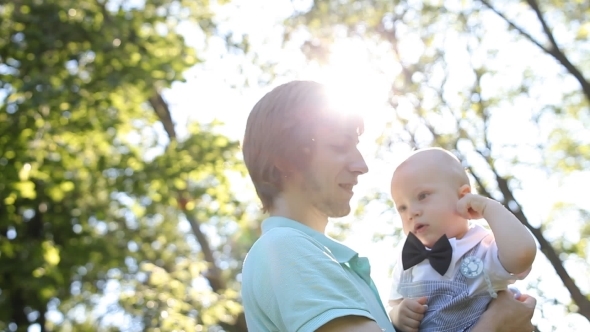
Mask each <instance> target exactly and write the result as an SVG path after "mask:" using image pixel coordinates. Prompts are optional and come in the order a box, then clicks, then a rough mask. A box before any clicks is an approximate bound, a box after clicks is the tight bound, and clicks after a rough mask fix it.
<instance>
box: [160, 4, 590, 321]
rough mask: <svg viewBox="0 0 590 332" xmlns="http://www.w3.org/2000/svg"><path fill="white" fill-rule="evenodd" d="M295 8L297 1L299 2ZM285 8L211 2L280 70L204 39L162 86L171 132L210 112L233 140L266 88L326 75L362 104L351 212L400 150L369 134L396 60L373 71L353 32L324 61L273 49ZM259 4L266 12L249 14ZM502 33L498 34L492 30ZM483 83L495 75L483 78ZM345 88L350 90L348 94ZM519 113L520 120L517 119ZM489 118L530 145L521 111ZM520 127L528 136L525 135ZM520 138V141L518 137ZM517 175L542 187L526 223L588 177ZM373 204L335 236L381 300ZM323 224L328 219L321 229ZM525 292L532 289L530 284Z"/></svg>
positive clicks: (545, 279) (378, 119) (583, 283)
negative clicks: (380, 148)
mask: <svg viewBox="0 0 590 332" xmlns="http://www.w3.org/2000/svg"><path fill="white" fill-rule="evenodd" d="M302 3H303V2H302ZM302 6H303V7H305V3H303V4H302ZM292 10H293V7H292V5H291V2H290V1H288V0H273V1H265V0H258V1H235V2H234V5H233V6H229V7H227V8H224V9H222V10H220V17H231V18H232V19H231V20H229V23H224V24H223V25H222V26H221V29H227V30H231V31H238V32H241V33H245V34H248V35H249V37H250V38H249V41H250V43H251V44H252V48H256V49H257V50H259V53H260V54H264V56H266V57H268V58H269V59H272V58H275V59H281V68H282V69H284V70H285V73H286V74H285V75H284V76H282V77H279V78H278V80H277V81H275V82H273V83H272V84H270V85H269V86H263V87H259V86H257V84H256V77H257V75H259V74H261V72H260V71H258V70H257V68H256V66H254V65H252V64H251V63H248V61H249V60H248V59H243V58H240V57H239V56H227V55H225V56H224V55H223V53H224V46H223V43H222V41H221V40H218V41H217V42H215V41H214V42H213V44H212V47H210V48H209V49H208V50H207V51H206V55H205V56H204V59H205V60H206V62H205V63H204V64H203V65H199V66H197V67H195V68H194V69H192V70H190V71H189V72H188V73H187V82H186V83H178V84H175V85H174V86H173V87H172V88H171V89H170V90H168V91H166V92H165V97H166V99H167V100H168V101H169V102H170V103H171V106H172V112H173V114H172V115H173V118H174V120H175V122H176V124H177V129H178V131H179V132H180V134H181V135H182V130H183V124H184V123H186V122H187V121H189V120H197V121H200V122H209V121H212V120H213V119H219V120H221V121H223V122H225V125H224V126H223V127H222V129H221V131H222V133H223V134H226V135H228V136H229V137H231V138H233V139H236V140H240V139H241V138H242V135H243V132H244V127H245V123H246V118H247V115H248V112H249V111H250V109H251V108H252V106H253V105H254V104H255V103H256V101H257V100H258V99H259V98H260V97H262V96H263V95H264V93H266V92H268V91H270V90H271V89H272V88H273V87H275V86H277V85H279V84H281V83H284V82H286V81H289V80H291V79H312V80H316V81H320V82H322V83H326V84H328V85H329V86H330V87H332V88H333V90H334V91H335V96H337V98H341V99H343V98H344V97H347V98H348V99H345V100H344V102H346V103H350V104H353V105H363V106H361V107H359V109H360V110H362V113H363V115H364V117H365V121H366V131H365V134H364V135H363V136H362V137H361V140H360V145H359V149H360V150H361V152H362V153H363V155H364V156H365V159H366V161H367V164H368V165H369V169H370V172H369V173H368V174H367V175H363V176H362V177H361V178H360V182H359V185H358V186H357V187H356V189H355V193H356V194H355V197H354V198H353V202H352V204H353V211H354V207H355V205H356V204H357V202H358V200H359V199H360V198H361V197H363V196H364V195H367V194H369V193H371V192H373V191H374V190H379V191H381V192H387V191H388V188H387V187H388V184H389V179H390V176H391V172H392V171H393V169H394V167H395V165H397V164H398V163H399V162H400V160H401V158H403V156H404V155H405V154H407V153H408V152H409V151H410V150H409V147H407V146H396V147H394V151H392V152H391V153H389V154H388V155H387V156H388V157H387V159H386V160H384V159H382V158H376V157H375V156H376V151H377V145H376V144H375V143H374V141H375V139H376V138H377V137H378V136H379V135H380V134H381V133H382V131H383V129H384V128H383V127H384V123H386V122H387V121H388V120H390V119H391V117H392V114H391V109H390V108H388V107H387V106H386V104H385V101H386V98H387V93H388V89H389V86H390V82H391V79H392V77H394V76H395V75H396V74H397V73H398V72H399V68H397V67H396V66H395V64H391V65H389V66H385V67H380V68H379V70H377V69H376V68H375V67H374V66H373V65H372V62H371V61H370V56H371V54H369V53H368V52H367V50H366V49H365V47H364V45H362V44H359V43H360V42H359V41H354V40H341V41H338V42H336V44H335V46H334V48H333V49H332V51H333V52H332V55H331V57H330V61H329V64H328V65H327V66H324V67H320V66H318V65H313V64H312V65H310V64H308V63H307V62H306V61H305V58H304V56H303V55H302V54H301V52H299V49H298V45H296V44H292V45H287V47H286V48H283V49H282V48H281V47H280V41H281V39H280V37H281V33H282V31H281V27H280V23H281V21H282V20H283V19H284V18H286V17H287V16H288V15H289V14H290V13H291V11H292ZM261 12H264V13H265V14H266V15H259V14H260V13H261ZM183 29H185V30H184V33H185V35H186V36H187V41H188V42H189V44H193V45H195V47H202V42H201V39H200V37H199V35H198V34H194V33H191V31H192V27H191V26H184V27H183ZM501 30H502V29H496V30H491V31H490V33H491V34H495V38H494V40H495V42H497V40H498V39H503V38H504V39H506V38H507V36H506V35H505V32H502V31H501ZM503 33H504V35H502V34H503ZM191 36H192V37H191ZM404 47H406V53H407V54H410V55H411V54H412V53H416V54H417V53H418V52H420V51H421V49H420V45H419V44H415V45H411V44H408V45H405V46H404ZM514 47H515V49H514V51H515V52H518V54H520V55H521V57H519V59H521V61H522V62H523V63H525V62H530V61H538V62H539V64H540V65H541V66H543V67H544V68H545V69H546V70H547V71H548V75H550V74H554V73H553V72H551V71H552V70H553V71H557V70H558V69H557V67H555V66H553V65H545V64H544V63H543V62H544V61H547V60H546V59H543V58H542V57H539V55H538V53H535V52H533V51H531V48H530V47H527V46H526V45H524V46H523V43H522V42H521V43H519V44H514ZM413 48H415V49H413ZM500 56H502V55H500ZM504 56H507V55H504ZM449 58H453V59H455V62H454V63H452V64H451V65H453V66H456V68H458V69H457V70H460V67H461V62H462V61H464V59H463V58H462V55H461V54H460V53H457V54H452V55H449ZM511 60H514V59H511ZM512 64H513V65H518V63H516V64H515V63H514V62H512ZM236 73H241V74H245V75H246V76H247V77H248V79H249V80H248V81H249V82H250V83H252V84H251V86H250V87H248V88H234V87H232V85H233V84H232V83H236V82H238V78H237V76H238V75H236ZM466 75H468V73H466ZM507 75H508V76H506V77H504V78H503V79H504V80H505V81H508V82H514V81H518V80H519V79H520V78H519V77H510V76H509V74H507ZM459 78H460V76H459ZM490 84H492V85H493V84H495V83H494V82H490ZM548 84H550V83H548ZM237 85H239V84H237ZM498 88H501V87H500V86H499V87H498ZM213 91H214V92H213ZM353 91H355V93H353ZM554 92H555V90H554ZM558 95H559V94H557V93H552V92H551V88H548V92H547V93H546V94H544V95H543V98H544V99H546V100H538V101H537V102H538V103H539V104H540V103H542V102H546V101H555V98H557V96H558ZM352 96H355V97H356V98H351V97H352ZM552 99H553V100H552ZM514 107H516V108H518V107H530V105H524V104H521V105H519V104H517V105H516V106H514ZM519 114H520V115H519ZM523 114H524V115H523ZM519 116H520V117H521V118H518V117H519ZM497 121H499V124H498V127H500V128H501V130H498V134H497V135H496V138H497V139H498V140H502V141H504V142H519V141H520V142H523V143H530V140H531V139H533V138H537V139H538V136H536V134H533V132H532V129H527V126H526V125H525V126H523V124H526V123H527V121H528V119H527V118H526V114H525V113H522V112H515V109H512V108H506V109H505V110H504V113H503V114H499V116H498V117H497ZM527 132H528V133H530V134H529V135H527ZM523 134H524V135H523ZM523 139H524V140H525V141H523ZM527 139H528V140H529V142H526V140H527ZM519 176H521V178H520V179H521V180H522V181H523V183H524V184H525V185H526V186H527V192H529V193H542V194H538V195H530V194H529V195H526V196H522V197H518V198H519V200H520V201H521V202H522V203H523V205H524V206H525V207H527V206H528V207H530V206H533V207H534V208H533V209H531V208H529V209H528V210H527V211H526V213H527V216H528V217H529V219H530V221H531V223H532V224H533V225H534V226H538V225H539V224H540V223H541V221H542V220H543V218H544V217H545V216H546V215H547V214H548V213H549V211H550V209H551V208H552V204H553V203H554V202H555V201H558V200H566V201H571V202H574V203H577V204H581V206H588V203H587V202H585V199H584V197H587V195H580V192H579V190H578V188H579V183H581V181H582V182H584V183H589V184H590V177H589V176H588V174H578V175H576V177H573V178H571V179H569V180H568V181H566V182H560V181H558V180H557V179H555V178H548V177H547V176H546V174H541V173H535V172H532V173H523V174H521V175H519ZM236 187H239V188H241V189H239V190H238V191H239V193H238V194H239V195H244V196H245V197H249V198H250V199H252V200H256V197H255V196H254V190H253V188H252V187H251V185H249V183H248V182H245V183H241V184H240V186H236ZM382 209H383V207H381V209H379V208H376V209H375V211H369V212H368V214H367V215H365V217H364V220H361V221H359V220H356V219H355V218H354V217H353V216H349V217H347V218H345V219H346V220H351V221H354V223H353V226H352V229H351V232H350V235H349V236H348V237H347V238H346V239H345V240H344V243H345V244H348V245H350V246H351V247H352V248H353V249H355V250H357V251H358V252H359V253H361V254H362V255H365V256H367V257H369V259H370V261H371V263H372V276H373V278H374V280H375V282H376V284H377V287H378V289H379V292H380V294H381V296H382V299H384V300H385V299H387V295H388V293H389V269H390V266H391V255H390V254H391V253H392V251H393V247H394V246H395V243H393V238H391V237H390V238H386V239H385V240H384V241H380V242H374V241H373V234H374V233H375V232H381V233H390V232H393V230H389V229H388V228H390V227H391V225H392V223H391V220H389V221H387V220H383V215H382V214H381V213H382ZM395 223H397V225H400V223H399V220H394V224H395ZM330 231H331V229H330V227H329V228H328V232H330ZM570 233H571V234H569V235H568V234H566V236H569V237H570V238H571V239H572V240H574V241H575V240H576V236H579V234H576V232H575V227H572V232H570ZM549 235H550V234H549ZM572 264H574V263H572ZM582 267H583V268H582V269H575V268H571V269H570V271H571V273H572V275H573V276H574V277H577V282H578V284H579V286H580V287H581V288H583V290H584V291H585V292H586V293H588V292H589V291H590V281H588V278H587V273H588V271H587V266H583V265H582ZM547 270H553V268H552V267H551V265H550V264H549V263H548V262H547V261H546V259H545V258H544V256H543V255H542V254H541V253H539V254H538V255H537V260H536V262H535V265H534V266H533V270H532V272H531V274H530V275H529V277H528V278H527V280H537V279H540V284H539V285H540V286H541V287H542V289H543V291H544V294H543V296H544V297H547V298H558V299H560V300H562V301H567V299H568V297H569V295H568V294H567V293H565V292H564V291H563V289H562V288H555V287H552V286H551V285H555V284H561V281H560V280H559V279H558V278H557V276H556V275H554V274H553V273H550V274H548V273H545V271H547ZM516 285H517V286H518V287H519V288H521V289H526V287H527V282H526V281H522V282H521V281H519V282H517V283H516ZM531 294H532V295H537V296H539V295H540V294H539V293H536V292H534V291H532V292H531ZM544 310H545V314H546V315H547V313H550V317H554V318H558V317H559V319H555V320H552V321H551V323H549V322H548V321H545V320H542V319H540V314H539V313H536V314H535V317H534V322H535V323H536V324H538V325H539V327H540V328H541V329H542V330H549V328H550V325H551V324H552V325H554V326H556V327H557V330H558V331H562V330H567V331H574V330H575V331H585V330H590V324H589V323H588V321H587V320H586V319H584V318H582V317H581V316H578V315H565V314H564V312H563V308H561V307H559V306H551V305H549V306H546V307H544Z"/></svg>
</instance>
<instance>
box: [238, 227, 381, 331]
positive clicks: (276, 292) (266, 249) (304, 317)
mask: <svg viewBox="0 0 590 332" xmlns="http://www.w3.org/2000/svg"><path fill="white" fill-rule="evenodd" d="M266 235H267V238H266V239H264V240H263V241H261V243H259V246H258V247H257V248H256V250H255V252H251V253H250V254H249V256H250V257H248V258H247V259H256V260H259V261H257V263H256V264H255V265H256V266H257V267H258V269H257V271H255V273H254V275H255V276H256V278H257V279H258V281H257V282H256V283H255V284H256V285H257V286H258V287H260V288H259V289H252V296H253V297H254V300H255V302H256V303H257V305H258V306H259V308H260V310H261V311H262V312H264V313H265V315H266V316H268V318H269V320H271V321H272V323H273V324H274V325H276V326H277V327H278V329H279V330H281V331H298V332H300V331H301V332H304V331H315V330H316V329H318V328H319V327H321V326H322V325H324V324H326V323H327V322H329V321H331V320H333V319H335V318H338V317H343V316H348V315H355V316H364V317H367V318H370V319H373V320H374V318H373V317H372V315H371V314H370V313H369V311H368V305H367V304H366V302H365V300H364V298H363V296H362V294H361V293H360V292H359V290H358V289H357V287H356V286H355V284H354V283H353V282H352V281H351V279H350V277H351V276H350V274H349V272H348V271H346V270H345V269H347V268H348V267H345V266H342V265H341V264H340V263H339V262H338V261H336V260H335V259H334V257H333V256H332V255H331V254H330V253H329V251H327V249H325V248H323V247H322V245H321V244H320V243H319V242H317V241H315V240H313V239H312V238H310V237H308V236H307V235H305V234H304V233H302V232H299V231H296V230H292V229H288V228H281V229H273V230H271V231H270V232H269V233H267V234H266ZM268 235H270V236H268ZM251 254H254V256H252V255H251Z"/></svg>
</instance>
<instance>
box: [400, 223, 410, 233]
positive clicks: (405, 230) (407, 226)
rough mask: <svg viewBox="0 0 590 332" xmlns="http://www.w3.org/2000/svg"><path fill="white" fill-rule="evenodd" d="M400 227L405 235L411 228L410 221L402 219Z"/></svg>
mask: <svg viewBox="0 0 590 332" xmlns="http://www.w3.org/2000/svg"><path fill="white" fill-rule="evenodd" d="M402 228H403V230H404V234H405V235H408V233H409V232H410V230H411V229H412V228H411V226H410V222H409V221H403V222H402Z"/></svg>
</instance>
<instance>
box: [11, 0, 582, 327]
mask: <svg viewBox="0 0 590 332" xmlns="http://www.w3.org/2000/svg"><path fill="white" fill-rule="evenodd" d="M293 79H311V80H316V81H320V82H323V83H325V84H327V85H328V86H329V87H330V89H331V91H332V92H333V97H334V99H335V100H338V101H339V102H342V103H343V104H345V105H348V106H351V107H352V108H353V109H354V110H356V111H359V112H361V113H362V114H363V115H364V116H365V119H366V132H365V134H364V135H363V136H361V144H360V148H361V150H362V152H363V154H364V156H365V158H366V160H367V163H368V164H369V168H370V172H369V173H368V174H367V175H363V177H361V179H360V180H361V182H360V184H359V186H358V187H357V189H356V190H355V192H356V194H355V197H354V199H353V213H351V215H349V216H347V217H346V218H341V219H338V220H333V223H331V224H330V226H329V230H328V231H329V234H330V235H331V236H333V237H335V238H337V239H338V240H340V241H342V242H344V243H346V244H348V245H350V246H351V247H353V248H354V249H355V250H357V251H359V252H360V253H361V254H363V255H365V256H368V257H369V258H370V260H371V262H372V265H373V269H372V275H373V278H374V279H375V281H376V283H377V285H378V288H379V291H380V293H381V295H382V298H383V300H386V299H387V294H388V288H389V281H388V278H389V273H390V270H391V262H392V258H393V257H392V253H393V248H394V246H395V245H396V244H397V243H398V241H399V240H400V238H401V222H400V220H399V218H398V216H397V215H396V212H395V211H394V209H392V204H391V202H390V197H389V180H390V176H391V172H392V171H393V168H394V167H395V166H396V165H397V163H399V161H400V160H401V159H402V158H403V157H404V156H405V155H406V154H407V153H408V152H410V151H411V150H412V149H414V148H419V147H427V146H440V147H444V148H446V149H449V150H452V151H453V153H455V154H456V155H457V156H458V157H459V158H460V159H461V160H462V161H463V162H464V165H465V167H466V168H467V169H468V170H469V171H470V173H471V177H472V180H473V183H474V184H475V185H476V187H477V190H478V192H479V193H481V194H483V195H486V196H489V197H492V198H494V199H496V200H499V201H500V202H502V203H503V204H504V205H505V206H507V207H508V208H509V209H510V210H511V211H513V212H514V213H515V214H516V215H517V216H518V218H519V219H520V220H521V221H522V223H523V224H524V225H526V227H527V228H528V229H529V230H530V231H531V232H532V233H533V234H534V236H535V238H536V240H537V242H538V247H539V254H538V255H537V259H536V261H535V264H534V266H533V270H532V272H531V274H530V275H529V276H528V277H527V279H526V280H524V281H519V282H518V283H517V286H518V287H519V288H520V289H521V290H522V291H523V292H527V293H529V294H531V295H534V296H535V297H537V299H538V305H537V309H536V311H535V315H534V317H533V322H534V324H535V325H536V327H537V330H538V331H590V262H589V258H588V257H589V255H590V246H589V240H588V238H589V236H590V202H589V200H588V194H587V193H586V190H588V188H589V187H590V171H589V169H590V132H589V129H588V128H589V127H590V104H589V102H590V81H589V79H590V2H588V1H585V0H569V1H560V0H523V1H515V0H407V1H404V0H356V1H353V0H315V1H312V0H293V1H290V0H217V1H215V0H212V1H208V0H176V1H170V0H129V1H127V0H76V1H73V0H10V1H8V0H0V331H31V332H40V331H130V332H131V331H153V332H157V331H187V332H193V331H207V332H211V331H228V332H242V331H247V329H246V326H245V321H244V316H243V313H242V307H241V304H240V270H241V262H242V260H243V258H244V256H245V255H246V253H247V250H248V249H249V247H250V246H251V245H252V243H253V242H254V241H255V240H256V238H257V237H258V236H259V223H260V221H261V220H262V218H263V217H264V216H263V215H262V214H261V213H260V211H259V201H258V200H257V198H256V196H255V195H254V190H253V186H252V185H251V183H250V180H249V178H248V177H247V174H246V172H245V167H244V165H243V162H242V156H241V153H240V139H241V137H242V134H243V131H244V127H245V121H246V118H247V115H248V112H249V111H250V109H251V108H252V106H253V105H254V103H255V102H256V101H257V100H258V99H259V98H260V97H262V95H263V94H264V93H266V92H268V91H269V90H270V89H272V88H273V87H275V86H277V85H279V84H281V83H284V82H287V81H289V80H293Z"/></svg>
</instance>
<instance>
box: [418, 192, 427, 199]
mask: <svg viewBox="0 0 590 332" xmlns="http://www.w3.org/2000/svg"><path fill="white" fill-rule="evenodd" d="M426 196H428V193H421V194H419V195H418V199H419V200H423V199H425V198H426Z"/></svg>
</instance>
